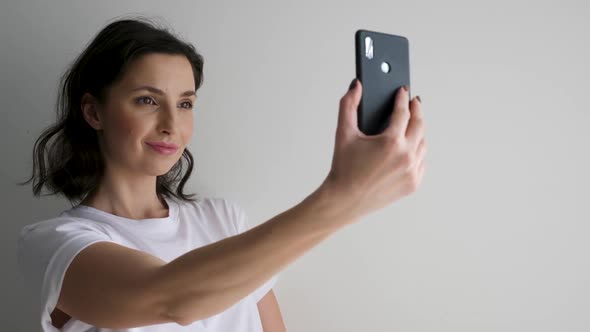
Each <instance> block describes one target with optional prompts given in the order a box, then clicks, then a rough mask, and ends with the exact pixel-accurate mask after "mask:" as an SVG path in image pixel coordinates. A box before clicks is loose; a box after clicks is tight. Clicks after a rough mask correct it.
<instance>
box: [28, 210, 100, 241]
mask: <svg viewBox="0 0 590 332" xmlns="http://www.w3.org/2000/svg"><path fill="white" fill-rule="evenodd" d="M79 232H89V233H96V234H104V235H106V234H107V233H106V230H105V229H104V227H103V226H102V225H101V224H99V223H96V222H93V221H92V220H88V219H84V218H77V217H72V216H68V215H67V214H66V212H63V213H62V214H60V215H59V216H57V217H54V218H50V219H45V220H40V221H37V222H34V223H31V224H28V225H25V226H23V227H22V228H21V230H20V233H19V240H21V241H22V240H25V239H27V238H30V237H42V236H44V235H50V236H58V235H67V234H69V233H79Z"/></svg>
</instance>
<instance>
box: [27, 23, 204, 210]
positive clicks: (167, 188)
mask: <svg viewBox="0 0 590 332" xmlns="http://www.w3.org/2000/svg"><path fill="white" fill-rule="evenodd" d="M149 53H164V54H172V55H184V56H186V58H187V59H188V60H189V62H190V63H191V66H192V69H193V75H194V79H195V88H196V89H198V88H199V87H200V86H201V85H202V83H203V57H202V56H201V55H200V54H199V53H198V52H197V51H196V49H195V47H194V46H193V45H192V44H190V43H188V42H185V41H182V40H181V39H179V38H178V37H176V36H174V35H173V33H172V32H170V30H169V29H167V28H166V27H163V26H158V25H157V24H156V23H154V22H152V21H151V20H149V19H147V18H145V17H133V18H124V19H119V20H116V21H113V22H111V23H108V24H107V25H106V26H105V27H104V28H103V29H102V30H100V31H99V32H98V33H97V34H96V36H95V37H94V38H93V39H92V40H91V42H90V43H89V44H88V45H87V46H86V48H85V49H84V50H83V52H82V53H81V54H80V55H79V56H78V57H77V58H76V59H75V61H73V62H72V63H71V65H70V66H69V67H68V68H67V70H66V71H65V72H64V73H63V75H62V76H61V78H60V89H59V92H58V96H57V102H56V110H57V121H56V122H55V123H54V124H52V125H50V126H49V127H47V128H46V129H45V130H44V131H43V132H42V133H41V135H40V136H39V138H37V140H36V141H35V145H34V148H33V171H32V175H31V177H30V178H29V179H28V180H27V181H25V182H22V183H19V184H20V185H25V184H28V183H30V182H31V181H33V193H34V194H35V196H37V197H39V196H40V195H41V191H42V189H43V187H45V188H46V189H47V190H48V193H47V194H44V196H46V195H56V194H59V195H63V196H65V197H66V198H67V199H68V200H69V201H70V203H72V205H73V204H74V202H80V201H82V200H83V199H84V198H85V197H86V195H88V194H89V193H90V192H91V191H92V190H93V189H95V188H97V187H98V185H99V183H100V181H101V178H102V175H103V171H104V159H103V156H102V154H101V151H100V149H99V145H98V136H97V134H96V131H95V129H93V128H92V127H91V126H90V125H89V124H88V123H87V122H86V121H85V119H84V117H83V115H82V109H81V100H82V99H81V98H82V96H83V95H84V93H86V92H88V93H90V94H91V95H93V96H94V97H95V98H97V99H98V101H99V102H101V103H103V102H105V97H106V96H107V91H108V89H109V88H110V87H111V85H113V84H115V83H117V82H118V81H119V80H120V79H121V78H122V77H123V76H124V74H125V72H126V69H127V68H128V66H129V65H130V64H131V62H132V61H133V60H134V59H137V58H138V57H140V56H142V55H145V54H149ZM185 164H186V165H185ZM193 165H194V160H193V156H192V154H191V153H190V151H189V150H188V149H186V148H185V149H184V151H183V153H182V157H181V158H180V159H179V160H178V162H177V163H176V164H174V166H173V167H172V168H171V169H170V170H169V171H168V172H167V173H166V174H163V175H161V176H158V177H157V179H156V193H157V194H158V196H159V197H160V198H161V197H162V196H166V197H170V196H174V197H176V198H179V199H182V200H185V201H195V200H198V198H197V199H195V198H193V196H195V194H185V193H184V186H185V184H186V182H187V180H188V178H189V177H190V175H191V173H192V171H193Z"/></svg>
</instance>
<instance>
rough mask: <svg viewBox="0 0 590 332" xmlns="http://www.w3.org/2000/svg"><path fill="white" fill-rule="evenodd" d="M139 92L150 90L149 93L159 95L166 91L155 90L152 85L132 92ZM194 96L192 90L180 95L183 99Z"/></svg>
mask: <svg viewBox="0 0 590 332" xmlns="http://www.w3.org/2000/svg"><path fill="white" fill-rule="evenodd" d="M137 90H148V91H150V92H153V93H155V94H158V95H163V94H164V91H162V90H160V89H158V88H155V87H153V86H150V85H142V86H138V87H137V88H134V89H131V90H130V92H133V91H137ZM194 95H195V91H192V90H187V91H185V92H183V93H181V94H180V96H181V97H188V96H194Z"/></svg>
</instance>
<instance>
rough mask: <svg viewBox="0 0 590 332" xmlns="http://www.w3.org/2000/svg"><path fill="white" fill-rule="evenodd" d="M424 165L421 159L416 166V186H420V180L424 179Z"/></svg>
mask: <svg viewBox="0 0 590 332" xmlns="http://www.w3.org/2000/svg"><path fill="white" fill-rule="evenodd" d="M425 165H426V163H425V162H424V159H422V160H421V161H420V164H419V165H418V171H417V172H418V174H417V177H418V184H420V183H421V182H422V179H423V178H424V169H425V168H426V166H425Z"/></svg>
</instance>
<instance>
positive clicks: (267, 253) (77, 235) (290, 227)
mask: <svg viewBox="0 0 590 332" xmlns="http://www.w3.org/2000/svg"><path fill="white" fill-rule="evenodd" d="M202 70H203V58H202V57H201V55H199V54H198V53H197V52H196V51H195V48H194V47H193V46H192V45H191V44H189V43H186V42H183V41H181V40H179V39H178V38H177V37H175V36H173V35H172V34H171V33H169V32H168V31H167V30H166V29H164V28H160V27H157V26H155V25H153V24H152V23H150V22H148V21H146V20H139V19H123V20H119V21H115V22H112V23H110V24H108V25H107V26H106V27H104V28H103V29H102V30H101V31H100V32H99V33H98V34H97V35H96V37H95V38H94V39H93V40H92V42H91V43H90V44H89V45H88V46H87V47H86V49H85V50H84V51H83V52H82V54H81V55H80V56H79V57H78V59H77V60H76V61H75V62H74V63H73V64H72V65H71V67H70V68H69V69H68V71H66V73H65V74H64V76H63V79H62V86H61V90H60V95H59V97H58V121H57V123H56V124H55V125H53V126H52V127H50V128H48V129H47V130H46V131H45V132H43V134H42V135H41V136H40V137H39V139H38V140H37V142H36V143H35V148H34V165H33V174H32V176H31V178H30V179H29V181H27V182H26V183H28V182H30V181H32V180H34V182H33V189H34V193H35V195H37V196H39V194H40V192H41V189H42V188H43V187H45V188H47V189H48V190H49V191H50V193H51V194H61V195H64V196H65V197H66V198H67V199H68V200H70V201H71V202H72V208H71V209H68V210H65V211H63V212H62V213H60V215H59V216H57V217H55V218H52V219H48V220H44V221H40V222H37V223H34V224H31V225H27V226H25V227H24V228H23V229H22V231H21V234H20V237H19V246H18V259H19V264H20V267H21V270H22V273H23V276H24V278H25V281H26V283H27V286H28V287H27V288H28V289H29V290H30V291H31V297H32V298H33V299H34V305H36V306H37V308H39V310H40V324H41V327H42V330H43V331H114V330H116V331H141V332H147V331H150V332H154V331H167V332H170V331H265V332H268V331H285V326H284V323H283V320H282V317H281V312H280V309H279V306H278V303H277V300H276V297H275V296H274V293H273V291H272V287H273V286H274V285H275V283H276V281H277V278H278V273H279V272H280V271H281V270H282V269H284V268H285V267H286V266H287V265H289V264H290V263H292V262H293V261H294V260H295V259H297V258H298V257H300V256H301V255H303V254H304V253H305V252H306V251H308V250H310V249H311V248H312V247H314V246H315V245H317V244H318V243H320V242H321V241H323V240H324V239H326V238H327V237H329V236H330V235H331V234H333V233H334V232H336V231H337V230H339V229H341V228H342V227H344V226H346V225H348V224H351V223H353V222H355V221H357V220H359V219H360V218H361V217H362V216H364V215H366V214H368V213H370V212H371V211H374V210H376V209H379V208H381V207H383V206H385V205H387V204H389V203H390V202H392V201H395V200H397V199H400V198H401V197H403V196H405V195H408V194H409V193H411V192H413V191H415V190H416V188H417V186H418V184H419V183H420V182H421V179H422V176H423V172H424V163H423V159H424V156H425V153H426V145H425V141H424V138H423V136H424V133H423V132H424V128H423V127H424V126H423V121H422V115H421V114H422V113H421V110H420V105H419V101H418V100H416V99H413V100H412V101H410V100H409V96H408V92H407V89H404V90H402V89H400V91H401V92H400V93H398V94H397V97H396V104H395V110H398V109H399V111H396V112H395V113H394V117H393V121H392V125H391V126H389V127H388V128H387V130H386V131H385V132H384V133H383V134H381V135H378V136H374V137H367V136H364V135H363V134H362V133H361V132H360V131H359V130H358V128H357V123H356V110H357V106H358V103H359V100H360V96H361V93H362V92H361V90H362V87H361V84H360V82H356V81H353V83H352V84H351V87H350V88H349V91H348V92H347V93H346V94H345V95H344V96H343V97H342V99H341V101H340V113H339V122H338V129H337V131H336V145H335V150H334V158H333V162H332V168H331V170H330V172H329V174H328V176H327V177H326V179H325V181H324V182H323V183H322V184H321V185H320V186H319V187H318V189H317V190H316V191H314V192H313V193H312V194H310V195H309V196H308V197H307V198H306V199H305V200H303V201H302V202H301V203H300V204H298V205H296V206H294V207H293V208H291V209H289V210H287V211H285V212H283V213H281V214H279V215H278V216H276V217H274V218H272V219H271V220H269V221H267V222H265V223H262V224H261V225H259V226H257V227H254V228H250V227H249V226H248V221H247V216H246V215H245V213H244V211H243V210H242V209H241V208H240V207H239V206H238V205H237V204H234V203H233V202H230V201H228V200H226V199H223V198H201V199H196V198H193V196H194V195H188V194H186V193H184V185H185V183H186V181H187V180H188V178H189V176H190V174H191V171H192V167H193V158H192V155H191V154H190V152H189V151H188V149H187V148H186V146H187V144H188V143H189V141H190V139H191V137H192V130H193V112H192V109H193V107H194V105H195V103H196V101H197V94H196V91H197V89H198V88H199V87H200V86H201V84H202V78H203V72H202ZM355 83H356V84H355ZM361 161H362V162H361Z"/></svg>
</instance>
